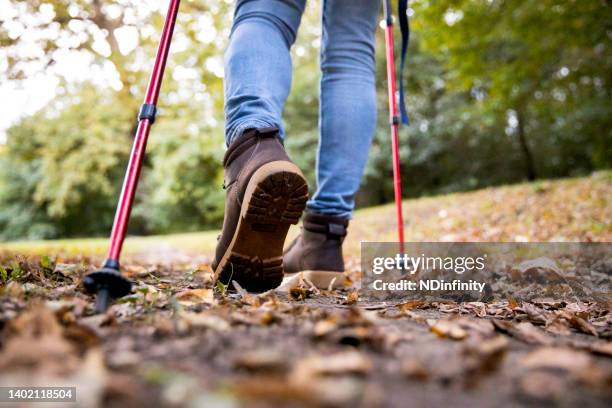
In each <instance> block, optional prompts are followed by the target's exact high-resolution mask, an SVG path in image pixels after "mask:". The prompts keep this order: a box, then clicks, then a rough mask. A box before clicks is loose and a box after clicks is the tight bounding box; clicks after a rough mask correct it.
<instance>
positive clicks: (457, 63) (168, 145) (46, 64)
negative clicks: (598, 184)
mask: <svg viewBox="0 0 612 408" xmlns="http://www.w3.org/2000/svg"><path fill="white" fill-rule="evenodd" d="M158 3H159V2H142V1H138V0H105V1H101V0H77V1H74V0H71V1H68V0H35V1H28V2H11V3H9V4H10V5H9V7H10V10H11V12H10V13H5V14H4V15H2V16H0V23H1V24H0V71H1V72H0V77H1V78H2V79H1V80H2V81H27V80H28V78H30V77H31V76H32V75H34V74H35V73H39V72H45V73H46V74H47V75H55V74H54V72H55V71H54V69H53V67H54V66H55V65H56V64H62V63H66V61H70V58H76V57H78V58H85V59H86V60H87V61H88V62H89V64H90V66H91V77H90V78H89V79H87V80H74V78H70V77H66V76H62V75H61V74H57V76H58V79H59V82H58V86H57V87H56V93H57V95H56V97H55V98H54V99H53V101H52V102H50V103H49V104H48V105H47V106H45V107H44V108H43V109H42V110H41V111H40V112H38V113H36V114H35V115H33V116H29V117H25V118H23V119H22V120H21V121H20V122H18V123H16V124H15V125H14V126H12V127H11V128H10V129H9V130H8V132H7V137H6V143H5V144H4V145H0V162H1V163H0V238H1V239H5V240H6V239H21V238H52V237H60V236H78V235H81V236H83V235H104V234H106V233H107V232H108V229H109V228H110V223H111V221H112V217H113V212H114V205H115V200H116V197H117V195H118V190H119V187H120V185H121V179H122V177H123V172H124V169H125V164H126V161H127V155H128V154H129V149H130V146H131V137H132V133H133V130H134V127H135V117H136V112H137V109H138V106H139V104H140V101H141V100H142V96H143V94H144V86H145V83H146V79H147V76H148V74H149V70H150V68H151V64H152V61H153V56H154V53H155V46H156V42H157V39H158V36H159V32H160V28H161V25H162V23H163V13H165V2H162V3H164V4H163V5H162V6H160V5H159V4H158ZM232 3H233V2H231V1H221V0H217V1H203V0H193V1H184V2H183V4H182V5H181V12H180V14H179V19H178V24H177V29H176V33H175V40H174V42H173V45H172V49H171V56H170V62H169V66H168V71H167V74H166V78H165V82H164V85H163V89H162V95H161V98H160V103H159V105H160V106H159V108H160V116H159V120H158V122H157V123H156V125H155V127H154V128H153V131H152V135H151V138H150V144H149V149H148V153H149V156H148V160H147V163H146V166H147V168H146V169H144V172H143V180H142V183H141V185H140V187H139V191H138V194H137V196H138V205H137V208H136V209H135V212H134V219H133V220H132V222H131V231H132V232H133V233H163V232H169V231H178V230H197V229H205V228H213V227H218V226H219V225H220V222H221V220H222V215H223V214H222V208H223V193H222V190H221V188H220V186H221V180H222V168H221V157H222V155H223V150H224V146H223V137H222V134H223V50H224V48H225V45H226V42H227V37H228V34H229V29H230V22H231V16H232V8H233V4H232ZM410 6H411V8H410V10H409V16H410V19H411V24H412V28H413V33H412V42H411V45H410V50H409V64H408V68H407V92H408V106H409V115H410V116H411V120H412V124H411V126H410V127H404V128H402V129H401V148H402V151H401V155H402V161H403V164H402V174H403V183H404V186H403V188H404V192H405V195H406V196H418V195H425V194H434V193H443V192H450V191H458V190H466V189H473V188H477V187H482V186H487V185H494V184H502V183H509V182H515V181H520V180H523V179H534V178H551V177H563V176H569V175H578V174H584V173H589V172H591V171H593V170H595V169H600V168H608V167H610V165H611V164H612V152H611V147H610V141H611V135H610V129H612V126H611V125H612V123H611V120H612V119H611V118H612V105H611V104H610V82H611V80H612V78H611V75H612V70H611V65H612V54H611V53H610V39H611V37H612V28H611V26H610V21H612V12H611V11H610V6H609V2H607V1H605V0H582V1H580V2H576V1H573V0H537V1H536V0H447V1H426V0H413V1H411V2H410ZM319 7H320V4H319V2H318V1H313V0H311V1H309V2H308V6H307V12H306V15H305V16H304V19H303V20H302V26H301V28H300V32H299V38H298V41H297V43H296V45H295V46H294V47H293V50H292V54H293V57H294V59H293V64H294V77H293V85H292V93H291V96H290V98H289V101H288V104H287V107H286V109H285V123H286V127H287V134H288V139H287V145H288V148H289V150H290V153H291V154H292V157H293V158H294V159H295V160H296V162H297V163H298V164H299V165H300V166H301V167H302V169H304V170H305V173H306V174H307V176H308V178H309V180H310V185H311V186H314V156H315V150H316V143H317V120H318V119H317V110H318V99H317V98H318V81H319V68H318V50H319V44H320V40H319V35H320V24H319V18H320V16H319ZM160 9H161V10H160ZM160 11H161V13H160ZM378 34H379V37H378V39H379V46H378V50H377V53H378V70H377V72H378V74H377V75H378V84H379V86H378V89H379V123H378V128H377V133H376V138H375V142H374V145H373V147H372V151H371V156H370V161H369V164H368V167H367V169H366V176H365V178H364V180H363V185H362V189H361V191H360V193H359V196H358V203H359V205H360V206H365V205H372V204H378V203H384V202H387V201H391V200H392V198H393V186H392V182H391V177H390V174H391V160H390V140H389V132H388V126H387V113H386V111H387V106H386V84H385V81H386V79H385V70H384V64H385V60H384V46H383V43H382V39H383V38H382V37H383V33H382V30H380V32H379V33H378ZM130 45H131V46H130ZM397 46H398V47H399V44H398V45H397ZM101 71H104V72H107V73H110V75H111V77H112V80H110V81H107V82H105V83H100V81H99V80H96V78H97V75H96V72H101Z"/></svg>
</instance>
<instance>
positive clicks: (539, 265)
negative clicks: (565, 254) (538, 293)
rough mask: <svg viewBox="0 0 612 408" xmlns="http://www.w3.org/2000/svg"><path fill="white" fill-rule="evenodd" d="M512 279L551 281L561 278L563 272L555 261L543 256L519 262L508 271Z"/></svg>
mask: <svg viewBox="0 0 612 408" xmlns="http://www.w3.org/2000/svg"><path fill="white" fill-rule="evenodd" d="M510 274H511V276H512V279H514V280H521V279H527V280H529V281H537V282H551V281H559V280H563V273H562V272H561V269H559V267H558V266H557V263H556V262H555V261H554V260H552V259H550V258H545V257H540V258H536V259H530V260H527V261H523V262H521V263H520V264H519V265H517V266H516V267H514V268H512V270H511V271H510Z"/></svg>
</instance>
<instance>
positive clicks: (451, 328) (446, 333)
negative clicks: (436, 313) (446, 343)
mask: <svg viewBox="0 0 612 408" xmlns="http://www.w3.org/2000/svg"><path fill="white" fill-rule="evenodd" d="M427 324H428V325H429V327H430V328H431V331H432V332H433V333H435V334H437V335H438V336H439V337H446V338H449V339H453V340H463V339H465V338H466V337H467V336H468V332H467V331H466V330H464V329H463V328H462V327H461V325H460V324H459V323H458V322H457V321H456V320H450V319H440V320H434V319H429V320H427Z"/></svg>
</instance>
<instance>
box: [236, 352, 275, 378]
mask: <svg viewBox="0 0 612 408" xmlns="http://www.w3.org/2000/svg"><path fill="white" fill-rule="evenodd" d="M234 366H235V367H236V368H242V369H245V370H248V371H253V372H254V371H257V372H262V371H265V372H273V371H274V372H278V371H284V370H285V369H286V368H287V356H286V355H285V354H284V353H282V352H280V351H278V350H274V349H259V350H253V351H247V352H246V353H244V354H242V355H241V356H239V357H238V358H236V360H235V361H234Z"/></svg>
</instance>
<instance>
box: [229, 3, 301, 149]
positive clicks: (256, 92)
mask: <svg viewBox="0 0 612 408" xmlns="http://www.w3.org/2000/svg"><path fill="white" fill-rule="evenodd" d="M304 5H305V0H238V2H237V4H236V9H235V12H234V22H233V25H232V31H231V34H230V39H229V44H228V47H227V49H226V51H225V78H224V88H225V119H226V125H225V141H226V144H227V145H229V143H230V142H231V141H232V139H233V138H235V137H236V136H239V135H240V134H241V133H242V132H243V131H244V130H246V129H248V128H261V127H277V128H279V129H280V132H281V136H283V135H284V132H283V123H282V118H281V115H282V111H283V107H284V105H285V101H286V99H287V96H288V94H289V89H290V87H291V57H290V54H289V50H290V48H291V46H292V45H293V43H294V41H295V37H296V35H297V30H298V27H299V25H300V20H301V18H302V13H303V11H304Z"/></svg>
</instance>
